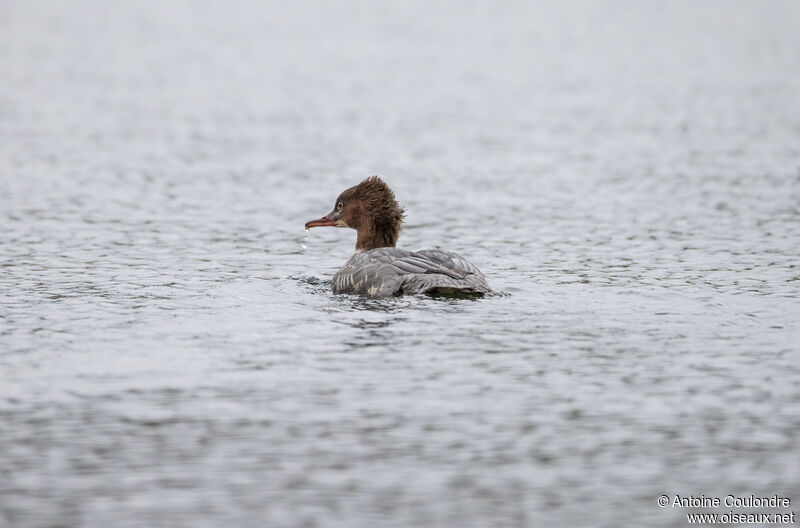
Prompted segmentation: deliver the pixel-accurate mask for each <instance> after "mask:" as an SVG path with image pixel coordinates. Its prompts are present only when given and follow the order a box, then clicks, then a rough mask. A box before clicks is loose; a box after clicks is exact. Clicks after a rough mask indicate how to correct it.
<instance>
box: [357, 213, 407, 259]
mask: <svg viewBox="0 0 800 528" xmlns="http://www.w3.org/2000/svg"><path fill="white" fill-rule="evenodd" d="M399 232H400V228H399V226H397V225H394V224H392V223H391V222H380V221H376V220H373V219H370V220H368V221H366V222H364V223H363V224H362V225H360V226H359V227H358V237H357V238H356V251H357V252H358V251H369V250H370V249H375V248H381V247H395V246H396V245H397V236H398V234H399Z"/></svg>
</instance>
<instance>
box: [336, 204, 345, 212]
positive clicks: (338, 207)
mask: <svg viewBox="0 0 800 528" xmlns="http://www.w3.org/2000/svg"><path fill="white" fill-rule="evenodd" d="M342 209H344V204H343V203H342V202H339V203H338V204H336V210H337V211H341V210H342Z"/></svg>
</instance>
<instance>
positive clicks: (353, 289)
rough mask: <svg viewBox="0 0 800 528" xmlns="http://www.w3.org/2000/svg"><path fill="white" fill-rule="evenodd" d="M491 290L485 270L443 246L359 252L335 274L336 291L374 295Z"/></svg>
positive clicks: (334, 286) (389, 248)
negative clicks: (409, 249) (416, 249)
mask: <svg viewBox="0 0 800 528" xmlns="http://www.w3.org/2000/svg"><path fill="white" fill-rule="evenodd" d="M491 291H492V289H491V288H489V285H488V284H487V283H486V278H485V277H484V276H483V273H481V272H480V270H478V268H476V267H475V266H473V265H472V263H470V262H469V261H468V260H467V259H465V258H464V257H462V256H461V255H458V254H456V253H452V252H450V251H442V250H440V249H425V250H423V251H408V250H405V249H397V248H393V247H384V248H377V249H371V250H369V251H363V252H361V253H356V254H355V255H353V256H352V257H350V260H348V261H347V263H345V265H344V266H342V268H341V269H340V270H339V271H338V272H337V273H336V275H335V276H334V277H333V292H334V293H355V294H360V295H369V296H372V297H387V296H390V295H403V294H417V293H437V292H445V293H450V292H460V293H467V294H484V293H490V292H491Z"/></svg>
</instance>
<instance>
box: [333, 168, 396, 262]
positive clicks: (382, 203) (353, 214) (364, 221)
mask: <svg viewBox="0 0 800 528" xmlns="http://www.w3.org/2000/svg"><path fill="white" fill-rule="evenodd" d="M340 202H341V203H343V204H344V207H345V218H346V219H347V221H348V223H349V225H350V227H353V228H355V229H356V230H357V231H358V240H357V241H356V250H367V249H374V248H377V247H395V246H396V245H397V238H398V236H399V235H400V230H401V229H402V226H403V217H404V215H405V211H404V210H403V208H402V207H400V205H399V204H398V203H397V200H396V199H395V197H394V192H392V190H391V189H390V188H389V186H388V185H386V182H384V181H383V180H381V179H380V178H379V177H377V176H370V177H369V178H367V179H366V180H364V181H362V182H361V183H359V184H358V185H355V186H353V187H350V188H349V189H347V190H346V191H344V192H343V193H342V194H340V195H339V198H337V199H336V203H337V204H338V203H340ZM348 213H349V214H348Z"/></svg>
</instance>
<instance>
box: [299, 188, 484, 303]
mask: <svg viewBox="0 0 800 528" xmlns="http://www.w3.org/2000/svg"><path fill="white" fill-rule="evenodd" d="M404 215H405V211H404V210H403V209H402V208H401V207H400V206H399V205H398V203H397V200H396V199H395V197H394V192H392V190H391V189H390V188H389V186H388V185H386V183H385V182H384V181H383V180H381V179H380V178H379V177H377V176H372V177H370V178H367V179H366V180H364V181H362V182H361V183H359V184H358V185H355V186H353V187H350V188H349V189H347V190H345V191H344V192H342V193H341V194H340V195H339V197H338V198H336V201H335V202H334V207H333V210H332V211H331V212H330V213H328V214H327V215H325V216H323V217H322V218H319V219H317V220H310V221H308V222H306V230H308V229H310V228H312V227H322V226H331V227H349V228H351V229H355V230H356V232H357V236H356V253H355V254H354V255H353V256H352V257H350V259H349V260H348V261H347V262H346V263H345V265H344V266H342V268H341V269H340V270H339V271H337V272H336V275H334V277H333V293H352V294H359V295H365V296H369V297H388V296H391V295H404V294H420V293H422V294H428V295H454V296H459V295H468V296H483V295H484V294H487V293H493V292H492V289H491V288H490V287H489V285H488V284H487V283H486V278H485V277H484V276H483V273H481V272H480V270H478V268H476V267H475V266H474V265H472V264H471V263H470V262H469V261H468V260H467V259H465V258H464V257H462V256H461V255H458V254H456V253H453V252H450V251H443V250H441V249H424V250H422V251H409V250H406V249H398V248H396V247H395V246H396V245H397V237H398V235H399V234H400V229H401V228H402V224H403V217H404Z"/></svg>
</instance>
